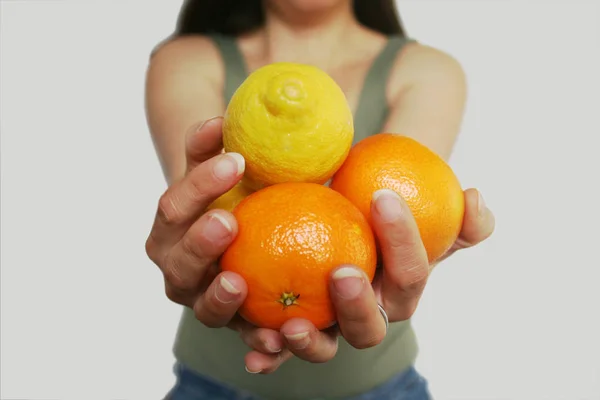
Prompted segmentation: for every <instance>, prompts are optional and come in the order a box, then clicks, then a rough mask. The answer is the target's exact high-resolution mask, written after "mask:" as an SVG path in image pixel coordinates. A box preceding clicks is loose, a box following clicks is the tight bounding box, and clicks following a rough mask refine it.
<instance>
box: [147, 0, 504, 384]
mask: <svg viewBox="0 0 600 400" xmlns="http://www.w3.org/2000/svg"><path fill="white" fill-rule="evenodd" d="M350 4H351V2H350V1H348V0H327V1H319V2H316V1H315V0H288V1H283V0H271V1H269V2H267V23H266V26H265V27H264V28H262V29H260V30H258V31H256V32H253V33H251V34H248V35H245V36H243V37H241V38H239V45H240V48H241V50H242V53H243V55H244V57H245V59H246V62H247V64H248V66H249V69H250V70H254V69H256V68H259V67H260V66H262V65H266V64H268V63H271V62H275V61H296V62H303V63H309V64H313V65H316V66H318V67H320V68H322V69H323V70H325V71H326V72H328V73H329V74H330V75H331V76H332V77H333V78H334V79H335V80H336V81H337V82H338V84H339V85H340V87H342V89H343V90H344V92H345V93H346V96H347V97H348V101H349V103H350V106H351V108H352V109H353V110H356V106H357V102H358V96H359V94H360V91H361V88H362V81H363V79H364V77H365V74H366V72H367V70H368V68H369V66H370V65H371V62H372V61H373V59H374V58H375V57H376V55H377V54H378V53H379V51H380V50H381V48H382V47H383V45H384V44H385V38H384V37H383V36H381V35H380V34H378V33H375V32H372V31H369V30H367V29H365V28H364V27H361V26H360V25H359V24H358V23H357V21H356V20H355V19H354V17H353V15H352V12H351V8H350ZM317 17H318V18H317ZM309 22H310V23H309ZM224 78H225V77H224V66H223V62H222V60H221V58H220V56H219V54H218V52H217V50H216V49H215V47H214V46H213V44H212V42H211V41H210V40H208V39H207V38H205V37H201V36H198V37H188V38H180V39H175V40H173V41H170V42H168V43H165V44H164V45H163V46H161V47H160V48H159V49H158V50H157V51H156V53H155V54H154V55H153V57H152V59H151V62H150V65H149V69H148V74H147V96H146V101H147V115H148V123H149V126H150V130H151V134H152V137H153V140H154V142H155V146H156V151H157V154H158V156H159V159H160V161H161V164H162V166H163V171H164V174H165V176H166V179H167V182H168V184H169V188H168V189H167V191H166V192H165V194H164V195H163V196H162V197H161V199H160V201H159V207H158V211H157V215H156V218H155V223H154V226H153V228H152V231H151V233H150V235H149V238H148V241H147V245H146V250H147V253H148V255H149V257H150V258H151V259H152V260H153V261H154V262H155V263H156V264H157V265H158V266H159V268H160V269H161V271H162V272H163V274H164V276H165V287H166V293H167V296H168V297H169V298H170V299H171V300H172V301H174V302H176V303H179V304H182V305H185V306H188V307H190V308H192V309H193V310H194V311H195V314H196V316H197V318H198V319H199V320H200V321H201V322H203V323H204V324H205V325H207V326H210V327H224V326H227V327H229V328H231V329H234V330H237V331H238V332H240V336H241V339H242V340H243V341H244V342H245V343H246V344H247V345H248V346H249V347H250V348H252V349H253V350H252V351H250V352H249V353H248V354H247V355H246V358H245V362H246V369H247V370H248V371H249V372H253V373H259V372H260V373H270V372H273V371H275V370H276V369H277V368H278V367H279V366H280V365H281V364H282V363H283V362H285V361H286V360H287V359H289V358H290V357H292V356H297V357H300V358H302V359H304V360H307V361H311V362H326V361H328V360H330V359H331V358H332V357H333V356H334V355H335V353H336V351H337V335H340V334H341V335H343V336H344V338H345V339H346V340H347V341H348V342H349V343H350V344H351V345H353V346H354V347H356V348H368V347H372V346H375V345H377V344H378V343H380V342H381V340H383V338H384V336H385V324H384V322H383V319H382V318H381V315H380V314H379V311H378V309H377V302H379V303H380V304H382V305H383V306H384V308H385V309H386V311H387V313H388V315H389V317H390V322H395V321H403V320H406V319H408V318H410V317H411V316H412V315H413V313H414V311H415V309H416V307H417V304H418V301H419V299H420V297H421V294H422V292H423V289H424V287H425V284H426V282H427V278H428V276H429V273H430V271H431V270H432V268H433V266H432V265H429V264H428V262H427V257H426V255H425V251H424V248H423V243H422V242H421V240H420V238H419V235H418V230H417V228H416V224H415V221H414V219H413V217H412V214H411V213H410V210H409V209H408V207H407V206H406V204H405V203H404V201H403V200H402V199H401V198H400V197H399V196H397V195H395V194H394V193H391V192H389V191H380V192H377V193H376V194H375V195H374V198H373V203H372V216H373V221H374V225H375V233H376V235H377V237H378V239H379V241H380V243H381V245H382V255H383V264H384V268H383V273H382V274H381V275H379V276H378V277H377V278H376V280H375V281H374V283H373V285H370V284H368V281H367V279H366V277H365V276H364V275H363V274H362V272H360V270H358V269H357V268H354V267H353V266H340V267H339V268H337V269H336V270H335V271H334V272H333V273H332V279H331V296H332V302H333V303H334V305H335V307H336V312H337V315H338V326H339V329H337V330H335V331H327V332H322V331H318V330H317V329H316V328H315V327H314V326H312V324H311V323H310V322H308V321H305V320H298V319H296V320H291V321H288V322H287V323H286V324H285V325H284V326H283V327H282V328H281V330H280V332H277V331H273V330H269V329H260V328H256V327H254V326H252V325H250V324H249V323H247V322H245V321H243V320H242V319H241V318H239V317H238V316H237V314H236V312H237V309H238V308H239V306H240V305H241V303H242V302H243V300H244V298H245V295H246V293H247V287H246V284H245V282H244V280H243V278H242V277H241V276H239V275H236V274H233V273H229V272H223V273H220V274H219V271H218V269H217V268H216V264H215V262H216V260H217V258H218V257H219V255H220V254H221V253H222V252H223V251H224V250H225V249H226V247H227V246H228V244H229V243H231V241H232V240H233V238H234V237H235V234H236V232H237V224H236V221H235V218H234V217H233V216H232V215H231V214H230V213H228V212H225V211H223V210H212V211H210V212H208V213H205V214H203V210H204V209H205V207H206V206H207V205H208V204H209V203H210V202H212V201H213V200H214V199H215V198H217V197H219V196H220V195H221V194H223V193H225V192H226V191H228V190H229V189H230V188H231V187H233V186H234V185H235V184H236V183H237V182H238V181H239V180H240V179H241V177H242V175H243V170H244V160H243V158H242V157H241V156H239V155H230V154H221V151H222V142H221V126H222V120H221V119H220V118H212V117H214V116H219V115H222V114H223V113H224V110H225V101H224V98H223V95H222V88H223V84H224ZM465 92H466V89H465V78H464V74H463V71H462V69H461V67H460V65H459V64H458V63H457V62H456V60H454V59H453V58H452V57H450V56H449V55H447V54H445V53H443V52H441V51H439V50H436V49H433V48H431V47H427V46H424V45H420V44H412V45H409V46H407V47H406V48H405V49H404V51H402V53H401V54H399V55H398V57H397V59H396V61H395V65H394V68H393V71H392V74H391V76H390V78H389V81H388V90H387V93H386V94H387V100H388V103H389V106H390V109H391V113H390V116H389V119H388V121H386V124H385V128H384V130H385V131H388V132H396V133H402V134H405V135H409V136H412V137H414V138H416V139H417V140H419V141H420V142H422V143H424V144H425V145H427V146H428V147H430V148H431V149H432V150H434V151H435V152H437V153H438V154H440V155H441V156H442V157H443V158H445V159H447V158H448V157H449V156H450V154H451V152H452V147H453V145H454V142H455V141H456V137H457V135H458V132H459V129H460V124H461V120H462V114H463V110H464V104H465ZM211 118H212V119H211ZM202 121H205V123H204V124H203V125H202ZM200 125H202V127H201V128H199V127H200ZM465 200H466V205H467V211H466V216H465V220H464V225H463V229H462V233H461V236H460V238H459V240H458V241H457V243H456V244H455V246H454V247H453V248H452V250H451V251H450V252H449V253H448V254H447V255H446V256H445V257H448V256H450V255H451V254H452V253H453V252H454V251H456V250H459V249H463V248H466V247H470V246H473V245H475V244H477V243H479V242H481V241H483V240H485V239H486V238H487V237H488V236H489V235H491V233H492V231H493V229H494V216H493V214H492V213H491V211H490V210H489V209H487V207H485V204H484V203H483V199H482V197H481V196H480V194H479V193H478V191H477V190H475V189H469V190H466V191H465ZM445 257H444V258H445Z"/></svg>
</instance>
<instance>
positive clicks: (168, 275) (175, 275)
mask: <svg viewBox="0 0 600 400" xmlns="http://www.w3.org/2000/svg"><path fill="white" fill-rule="evenodd" d="M163 275H164V277H165V280H166V281H167V282H168V283H169V284H170V285H171V286H172V287H173V288H174V289H176V290H180V291H188V290H191V289H193V288H194V287H195V286H196V284H195V282H193V281H192V280H191V279H187V278H186V277H185V276H184V274H183V273H182V269H181V268H180V266H179V265H178V262H177V261H176V260H175V259H174V258H169V261H168V262H167V263H166V266H165V267H164V268H163Z"/></svg>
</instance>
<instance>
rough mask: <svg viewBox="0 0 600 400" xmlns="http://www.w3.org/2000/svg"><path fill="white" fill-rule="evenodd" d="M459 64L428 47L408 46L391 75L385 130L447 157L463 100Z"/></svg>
mask: <svg viewBox="0 0 600 400" xmlns="http://www.w3.org/2000/svg"><path fill="white" fill-rule="evenodd" d="M466 91H467V90H466V79H465V75H464V72H463V70H462V68H461V66H460V64H459V63H458V62H457V61H456V60H455V59H453V58H452V57H451V56H449V55H447V54H446V53H443V52H442V51H440V50H436V49H433V48H431V47H427V46H423V45H419V44H415V45H409V46H407V47H406V48H405V49H404V51H403V52H401V54H400V55H399V56H398V59H397V60H396V65H395V66H394V70H393V71H392V74H391V76H390V80H389V90H388V101H389V103H390V109H391V110H390V115H389V117H388V120H387V121H386V124H385V129H384V131H385V132H395V133H399V134H403V135H407V136H411V137H413V138H415V139H416V140H418V141H419V142H421V143H422V144H424V145H425V146H427V147H429V148H430V149H431V150H433V151H434V152H436V153H437V154H438V155H440V156H441V157H442V158H444V159H445V160H448V158H449V157H450V154H451V152H452V148H453V146H454V143H455V141H456V138H457V136H458V132H459V130H460V126H461V123H462V118H463V113H464V109H465V102H466Z"/></svg>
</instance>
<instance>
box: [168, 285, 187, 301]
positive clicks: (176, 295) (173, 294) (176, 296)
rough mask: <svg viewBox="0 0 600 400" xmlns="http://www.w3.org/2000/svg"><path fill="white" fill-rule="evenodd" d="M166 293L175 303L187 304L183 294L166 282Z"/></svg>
mask: <svg viewBox="0 0 600 400" xmlns="http://www.w3.org/2000/svg"><path fill="white" fill-rule="evenodd" d="M165 295H166V296H167V298H168V299H169V300H171V301H172V302H173V303H177V304H181V305H185V301H184V298H183V296H182V295H181V292H180V291H178V290H177V289H175V288H174V287H172V286H171V285H169V284H168V283H166V284H165Z"/></svg>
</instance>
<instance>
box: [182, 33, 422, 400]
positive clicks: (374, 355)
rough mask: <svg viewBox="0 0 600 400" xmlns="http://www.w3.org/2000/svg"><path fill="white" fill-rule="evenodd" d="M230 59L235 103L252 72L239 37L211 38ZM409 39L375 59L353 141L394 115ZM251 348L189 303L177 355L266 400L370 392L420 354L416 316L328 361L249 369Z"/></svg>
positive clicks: (397, 40) (394, 42)
mask: <svg viewBox="0 0 600 400" xmlns="http://www.w3.org/2000/svg"><path fill="white" fill-rule="evenodd" d="M213 40H214V43H215V44H216V46H217V48H218V49H219V51H220V52H221V56H222V57H223V61H224V64H225V87H224V96H225V101H226V102H229V99H231V96H232V95H233V93H234V92H235V90H236V89H237V87H238V86H239V85H240V84H241V83H242V82H243V81H244V79H245V78H246V76H247V74H248V72H247V68H246V64H245V61H244V59H243V57H242V54H241V53H240V51H239V48H238V47H237V44H236V42H235V40H234V39H233V38H230V37H224V36H217V35H215V36H213ZM408 41H409V40H408V39H405V38H402V37H396V36H392V37H390V38H389V39H388V42H387V44H386V45H385V47H384V48H383V50H382V51H381V53H380V54H379V55H378V56H377V58H376V59H375V61H374V62H373V64H372V65H371V67H370V69H369V71H368V73H367V76H366V78H365V81H364V84H363V88H362V92H361V95H360V98H359V102H358V107H357V110H356V112H355V116H354V125H355V134H354V143H356V142H358V141H359V140H361V139H363V138H365V137H367V136H369V135H373V134H375V133H378V132H380V131H381V129H382V128H383V124H384V123H385V120H386V118H387V115H388V112H389V110H388V105H387V100H386V85H387V79H388V76H389V74H390V71H391V69H392V66H393V63H394V60H395V58H396V55H397V54H398V52H399V51H400V50H401V49H402V48H403V47H404V45H405V44H406V43H407V42H408ZM248 351H249V348H248V347H247V346H246V345H245V344H244V343H243V342H242V340H241V339H240V338H239V335H238V334H237V333H236V332H234V331H232V330H230V329H227V328H223V329H212V328H207V327H206V326H204V325H202V323H200V322H199V321H198V320H197V319H196V318H195V316H194V313H193V311H192V310H190V309H189V308H187V307H186V308H184V310H183V314H182V317H181V321H180V324H179V328H178V332H177V337H176V340H175V346H174V353H175V357H176V359H177V360H178V361H179V362H180V363H182V364H184V365H185V366H187V367H188V368H190V369H192V370H194V371H196V372H197V373H199V374H203V375H206V376H209V377H211V378H212V379H215V380H217V381H220V382H222V383H224V384H226V385H230V386H232V387H235V388H238V389H241V390H244V391H247V392H250V393H253V394H255V395H257V396H259V397H261V398H263V399H265V400H317V399H319V400H320V399H343V398H346V397H348V396H353V395H357V394H360V393H363V392H366V391H368V390H371V389H373V388H375V387H377V386H379V385H381V384H383V383H385V382H386V381H387V380H388V379H390V378H392V377H393V376H394V375H397V374H399V373H401V372H403V371H404V370H405V369H406V368H408V367H409V366H411V365H412V364H413V363H414V361H415V358H416V356H417V342H416V338H415V335H414V332H413V329H412V327H411V324H410V321H404V322H397V323H393V324H391V325H390V329H389V331H388V334H387V336H386V338H385V339H384V341H383V342H382V343H380V344H379V345H378V346H375V347H373V348H370V349H366V350H357V349H355V348H353V347H352V346H350V345H349V344H348V343H347V342H346V341H345V340H344V339H343V338H340V341H339V350H338V353H337V354H336V356H335V357H334V358H333V359H332V360H331V361H329V362H327V363H323V364H311V363H308V362H305V361H302V360H300V359H298V358H292V359H291V360H289V361H287V362H286V363H284V364H283V365H282V366H281V367H280V368H279V369H278V370H277V371H276V372H275V373H273V374H270V375H260V374H249V373H248V372H246V370H245V368H244V355H245V354H246V353H247V352H248Z"/></svg>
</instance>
